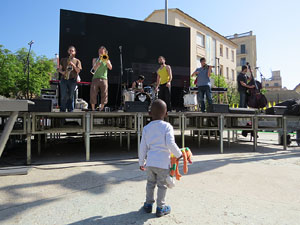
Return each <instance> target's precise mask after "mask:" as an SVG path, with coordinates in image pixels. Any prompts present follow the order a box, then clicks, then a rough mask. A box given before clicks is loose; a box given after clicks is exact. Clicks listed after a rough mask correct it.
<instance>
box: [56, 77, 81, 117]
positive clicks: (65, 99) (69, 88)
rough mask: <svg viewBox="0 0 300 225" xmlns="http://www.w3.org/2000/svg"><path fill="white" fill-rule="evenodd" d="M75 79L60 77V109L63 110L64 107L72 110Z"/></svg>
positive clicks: (64, 109)
mask: <svg viewBox="0 0 300 225" xmlns="http://www.w3.org/2000/svg"><path fill="white" fill-rule="evenodd" d="M76 84H77V82H76V80H75V79H70V80H65V79H61V81H60V111H61V112H65V111H66V109H67V110H68V111H69V112H72V111H73V109H74V92H75V87H76Z"/></svg>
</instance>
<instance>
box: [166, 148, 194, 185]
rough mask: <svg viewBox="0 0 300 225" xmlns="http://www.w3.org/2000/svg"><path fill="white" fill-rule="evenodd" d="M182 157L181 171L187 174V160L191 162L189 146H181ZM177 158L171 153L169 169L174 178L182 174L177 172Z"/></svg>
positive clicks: (177, 178) (178, 177)
mask: <svg viewBox="0 0 300 225" xmlns="http://www.w3.org/2000/svg"><path fill="white" fill-rule="evenodd" d="M181 152H182V157H183V173H184V174H187V172H188V162H189V163H190V164H192V163H193V162H192V159H191V158H192V152H191V150H190V149H189V148H182V149H181ZM178 164H179V160H177V159H176V157H175V156H174V155H173V154H172V155H171V169H170V176H171V177H174V176H175V177H176V180H180V178H181V177H182V175H181V174H180V173H179V168H178Z"/></svg>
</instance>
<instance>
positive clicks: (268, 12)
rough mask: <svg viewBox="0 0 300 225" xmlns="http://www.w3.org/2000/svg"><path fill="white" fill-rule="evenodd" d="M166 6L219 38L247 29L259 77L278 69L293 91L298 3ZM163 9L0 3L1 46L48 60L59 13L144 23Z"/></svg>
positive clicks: (254, 0) (82, 0)
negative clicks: (29, 51) (254, 48)
mask: <svg viewBox="0 0 300 225" xmlns="http://www.w3.org/2000/svg"><path fill="white" fill-rule="evenodd" d="M168 4H169V8H179V9H181V10H182V11H184V12H185V13H187V14H189V15H190V16H192V17H194V18H195V19H197V20H198V21H200V22H202V23H204V24H205V25H207V26H209V27H210V28H212V29H213V30H215V31H217V32H218V33H220V34H222V35H224V36H227V35H231V34H234V33H244V32H248V31H250V30H252V31H253V33H254V35H256V44H257V66H259V67H260V70H261V72H262V74H263V75H264V77H266V78H270V77H271V70H280V71H281V77H282V80H283V86H286V87H287V88H288V89H294V88H295V86H296V85H297V84H299V83H300V70H299V69H297V67H298V66H299V64H300V13H299V9H300V1H299V0H285V1H282V0H281V1H279V0H251V1H246V0H226V1H224V0H210V1H202V0H185V1H183V0H169V1H168ZM164 6H165V0H51V1H50V0H0V45H4V47H5V48H7V49H9V50H11V51H12V52H15V51H17V50H18V49H20V48H22V47H25V48H28V44H27V43H28V42H30V40H34V41H35V43H34V45H33V46H32V49H33V50H34V52H35V53H36V54H37V55H45V56H47V57H49V58H53V57H54V56H55V53H58V52H59V51H58V50H59V49H58V48H59V11H60V9H68V10H74V11H79V12H86V13H96V14H102V15H107V16H115V17H121V18H130V19H136V20H144V19H145V18H146V17H147V16H148V15H149V14H150V13H151V12H153V11H154V10H156V9H163V8H164ZM193 69H194V68H191V70H193Z"/></svg>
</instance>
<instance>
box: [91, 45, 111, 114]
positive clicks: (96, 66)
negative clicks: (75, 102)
mask: <svg viewBox="0 0 300 225" xmlns="http://www.w3.org/2000/svg"><path fill="white" fill-rule="evenodd" d="M98 54H99V58H94V59H93V68H92V70H91V73H92V74H93V78H92V84H91V89H90V103H91V106H92V110H93V111H94V110H95V105H96V103H97V95H98V92H99V89H100V91H101V104H100V107H99V110H100V111H102V110H103V108H104V106H105V105H106V104H107V101H108V82H107V69H109V70H112V65H111V62H110V60H109V59H108V51H107V49H106V48H105V47H104V46H101V47H100V48H99V50H98Z"/></svg>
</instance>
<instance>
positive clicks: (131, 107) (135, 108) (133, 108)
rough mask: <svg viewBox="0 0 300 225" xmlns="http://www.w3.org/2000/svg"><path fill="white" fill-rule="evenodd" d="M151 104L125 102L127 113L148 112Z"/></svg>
mask: <svg viewBox="0 0 300 225" xmlns="http://www.w3.org/2000/svg"><path fill="white" fill-rule="evenodd" d="M148 109H149V103H148V102H140V101H135V102H125V109H124V111H125V112H148Z"/></svg>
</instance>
